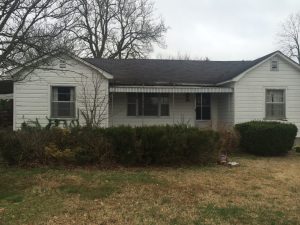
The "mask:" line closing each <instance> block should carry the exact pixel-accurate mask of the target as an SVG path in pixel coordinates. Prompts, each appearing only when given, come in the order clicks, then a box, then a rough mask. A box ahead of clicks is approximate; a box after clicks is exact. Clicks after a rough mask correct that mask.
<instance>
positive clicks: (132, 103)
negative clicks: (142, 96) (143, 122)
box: [127, 94, 137, 116]
mask: <svg viewBox="0 0 300 225" xmlns="http://www.w3.org/2000/svg"><path fill="white" fill-rule="evenodd" d="M136 105H137V102H136V94H128V95H127V115H128V116H136V109H137V107H136Z"/></svg>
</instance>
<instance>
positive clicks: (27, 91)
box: [14, 58, 108, 129]
mask: <svg viewBox="0 0 300 225" xmlns="http://www.w3.org/2000/svg"><path fill="white" fill-rule="evenodd" d="M66 64H67V68H66V69H65V70H68V71H61V70H59V63H58V60H57V61H53V63H51V65H52V66H51V68H52V69H53V68H55V69H58V70H40V69H36V70H35V71H33V72H32V73H30V75H29V76H27V78H26V79H25V80H23V81H20V82H15V83H14V106H15V108H14V109H15V110H14V129H19V128H20V127H21V124H22V123H23V122H26V121H29V120H36V119H38V120H39V122H40V123H41V125H42V126H46V125H47V124H48V120H47V119H46V117H48V118H50V112H51V109H50V105H51V104H50V99H51V93H50V88H51V86H55V85H58V86H59V85H60V86H74V87H75V92H76V114H77V115H79V122H80V124H84V120H83V118H82V116H81V115H80V111H79V110H80V109H83V104H82V98H81V97H82V91H83V89H82V87H83V84H85V85H86V87H87V88H88V89H89V90H91V91H92V90H94V89H93V87H92V77H93V76H98V75H99V76H101V75H100V73H99V72H98V71H96V70H94V69H91V68H90V67H88V66H86V65H84V64H82V63H81V62H79V61H77V60H74V59H71V58H68V59H67V61H66ZM101 77H102V78H103V79H102V84H101V88H102V90H103V92H102V93H103V94H106V95H107V96H108V80H107V79H105V78H104V77H103V76H101ZM87 80H88V81H87ZM107 99H108V98H107ZM107 103H108V100H107ZM106 106H107V105H106ZM105 112H106V118H108V116H107V115H108V107H107V109H106V111H105ZM102 125H103V126H108V119H105V120H104V121H103V123H102Z"/></svg>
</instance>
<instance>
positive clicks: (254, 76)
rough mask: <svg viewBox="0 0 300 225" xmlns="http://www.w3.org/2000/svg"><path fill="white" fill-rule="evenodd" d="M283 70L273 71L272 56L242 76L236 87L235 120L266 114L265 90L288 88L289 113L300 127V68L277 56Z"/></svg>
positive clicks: (287, 111) (251, 118)
mask: <svg viewBox="0 0 300 225" xmlns="http://www.w3.org/2000/svg"><path fill="white" fill-rule="evenodd" d="M277 60H278V62H279V71H270V60H269V61H267V62H265V63H263V64H262V65H260V66H259V67H257V68H255V69H254V70H253V71H251V72H249V73H248V74H246V75H245V76H244V77H243V78H241V79H240V80H239V81H238V82H237V83H236V84H235V87H234V91H235V123H241V122H246V121H250V120H262V119H264V118H265V90H266V89H268V88H269V89H272V88H282V89H285V90H286V117H287V120H288V122H291V123H295V124H296V125H297V126H298V129H300V72H299V71H298V70H297V69H296V68H294V67H293V66H292V65H290V64H289V63H288V62H286V61H285V60H283V59H282V58H281V57H278V58H277Z"/></svg>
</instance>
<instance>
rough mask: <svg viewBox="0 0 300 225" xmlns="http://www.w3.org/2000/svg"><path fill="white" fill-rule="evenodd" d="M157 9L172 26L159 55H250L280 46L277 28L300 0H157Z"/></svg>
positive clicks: (229, 57) (298, 7)
mask: <svg viewBox="0 0 300 225" xmlns="http://www.w3.org/2000/svg"><path fill="white" fill-rule="evenodd" d="M155 8H156V11H157V13H158V14H159V15H161V16H162V17H163V18H164V21H165V23H166V25H167V26H169V27H170V29H169V30H168V32H167V34H166V44H167V48H166V49H160V48H155V51H154V53H153V54H152V57H153V58H157V57H168V56H170V55H171V56H177V55H178V53H180V54H181V55H185V54H187V55H190V56H191V57H192V58H200V57H206V56H207V57H208V58H209V59H210V60H242V59H245V60H246V59H254V58H258V57H260V56H263V55H266V54H268V53H270V52H272V51H274V50H278V49H279V46H278V44H277V40H276V33H277V32H278V31H279V30H280V26H281V23H282V22H283V21H284V20H285V19H286V18H287V17H288V16H289V15H290V14H291V13H295V12H298V11H300V0H155Z"/></svg>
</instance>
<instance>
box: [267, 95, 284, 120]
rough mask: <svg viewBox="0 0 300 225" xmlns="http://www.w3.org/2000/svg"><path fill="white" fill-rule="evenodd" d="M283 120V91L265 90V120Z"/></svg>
mask: <svg viewBox="0 0 300 225" xmlns="http://www.w3.org/2000/svg"><path fill="white" fill-rule="evenodd" d="M284 118H285V91H284V90H266V119H284Z"/></svg>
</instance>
